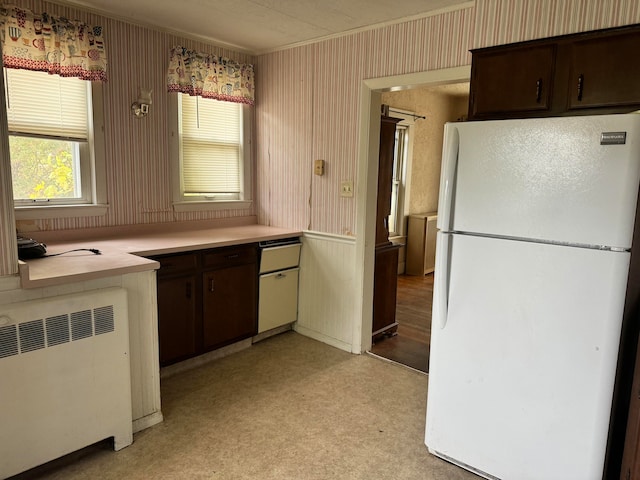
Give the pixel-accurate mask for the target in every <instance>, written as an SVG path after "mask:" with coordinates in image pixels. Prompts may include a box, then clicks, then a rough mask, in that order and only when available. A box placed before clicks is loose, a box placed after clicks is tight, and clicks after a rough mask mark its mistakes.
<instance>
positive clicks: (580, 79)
mask: <svg viewBox="0 0 640 480" xmlns="http://www.w3.org/2000/svg"><path fill="white" fill-rule="evenodd" d="M583 89H584V75H583V74H580V75H578V101H579V102H581V101H582V91H583Z"/></svg>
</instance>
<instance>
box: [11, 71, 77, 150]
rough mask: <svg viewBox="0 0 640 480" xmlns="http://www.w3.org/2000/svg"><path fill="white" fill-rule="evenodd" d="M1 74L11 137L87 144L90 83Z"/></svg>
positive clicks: (43, 74)
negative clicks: (20, 135) (40, 138)
mask: <svg viewBox="0 0 640 480" xmlns="http://www.w3.org/2000/svg"><path fill="white" fill-rule="evenodd" d="M4 70H5V93H6V96H7V120H8V123H9V133H10V134H13V135H19V134H27V135H36V136H44V137H57V138H67V139H74V140H80V141H86V140H87V138H88V130H89V128H88V118H87V117H88V116H87V102H88V100H89V98H88V85H89V82H86V81H83V80H80V79H77V78H63V77H60V76H58V75H49V74H48V73H46V72H31V71H28V70H16V69H12V68H6V69H4Z"/></svg>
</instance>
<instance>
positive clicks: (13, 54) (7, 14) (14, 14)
mask: <svg viewBox="0 0 640 480" xmlns="http://www.w3.org/2000/svg"><path fill="white" fill-rule="evenodd" d="M0 42H2V60H3V62H4V66H5V67H8V68H20V69H23V70H37V71H44V72H49V73H52V74H53V73H57V74H59V75H60V76H62V77H78V78H82V79H83V80H93V81H106V80H107V55H106V53H105V50H104V40H103V32H102V27H91V26H89V25H86V24H84V23H80V22H77V21H70V20H67V19H66V18H63V17H58V18H56V17H52V16H51V15H48V14H46V13H42V14H35V13H33V12H32V11H30V10H27V9H24V8H20V7H16V6H14V5H0Z"/></svg>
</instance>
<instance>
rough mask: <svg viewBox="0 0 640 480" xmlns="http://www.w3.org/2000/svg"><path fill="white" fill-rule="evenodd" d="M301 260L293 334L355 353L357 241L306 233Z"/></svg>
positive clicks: (324, 234) (330, 235)
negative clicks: (296, 333) (296, 313)
mask: <svg viewBox="0 0 640 480" xmlns="http://www.w3.org/2000/svg"><path fill="white" fill-rule="evenodd" d="M302 243H303V245H302V252H301V256H300V293H299V297H298V321H297V322H296V324H295V325H294V330H295V331H297V332H298V333H300V334H302V335H306V336H308V337H311V338H314V339H316V340H319V341H321V342H324V343H327V344H329V345H332V346H334V347H337V348H340V349H342V350H346V351H348V352H353V353H360V351H359V349H358V351H357V352H355V351H354V341H353V331H354V328H353V327H354V322H360V317H359V316H357V315H356V305H357V304H358V303H360V302H361V300H360V299H358V298H355V293H354V289H355V284H356V282H355V272H354V270H355V252H356V243H355V238H353V237H346V236H341V235H332V234H326V233H318V232H304V234H303V237H302Z"/></svg>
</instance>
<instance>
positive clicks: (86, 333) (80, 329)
mask: <svg viewBox="0 0 640 480" xmlns="http://www.w3.org/2000/svg"><path fill="white" fill-rule="evenodd" d="M92 335H93V325H92V324H91V310H83V311H81V312H74V313H72V314H71V338H72V339H73V340H74V341H76V340H82V339H83V338H88V337H91V336H92Z"/></svg>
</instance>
